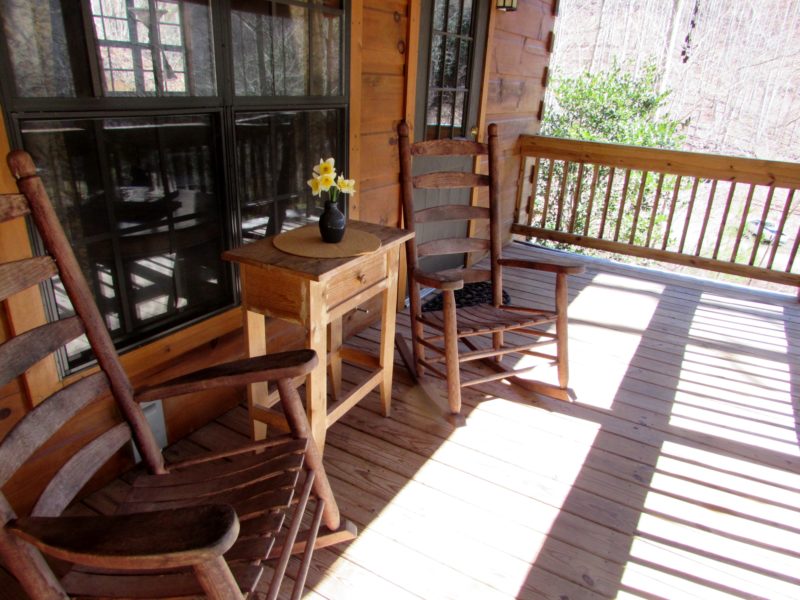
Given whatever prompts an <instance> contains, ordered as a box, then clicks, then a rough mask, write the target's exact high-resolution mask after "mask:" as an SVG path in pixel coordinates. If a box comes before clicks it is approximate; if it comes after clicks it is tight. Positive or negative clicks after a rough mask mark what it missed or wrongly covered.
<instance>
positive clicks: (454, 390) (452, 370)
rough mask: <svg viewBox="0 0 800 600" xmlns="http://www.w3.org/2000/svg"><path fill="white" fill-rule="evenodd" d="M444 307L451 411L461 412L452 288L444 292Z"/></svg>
mask: <svg viewBox="0 0 800 600" xmlns="http://www.w3.org/2000/svg"><path fill="white" fill-rule="evenodd" d="M442 300H443V308H444V355H445V362H446V364H447V400H448V402H449V404H450V412H452V413H454V414H458V413H460V412H461V378H460V375H459V372H458V371H459V369H458V332H457V330H456V297H455V294H453V292H452V290H445V291H444V292H443V293H442Z"/></svg>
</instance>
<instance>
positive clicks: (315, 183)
mask: <svg viewBox="0 0 800 600" xmlns="http://www.w3.org/2000/svg"><path fill="white" fill-rule="evenodd" d="M306 183H307V184H308V187H310V188H311V193H312V194H313V195H315V196H319V194H320V192H321V191H322V188H321V187H320V183H319V177H314V178H313V179H309V180H308V181H307V182H306Z"/></svg>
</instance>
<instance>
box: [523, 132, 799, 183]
mask: <svg viewBox="0 0 800 600" xmlns="http://www.w3.org/2000/svg"><path fill="white" fill-rule="evenodd" d="M520 152H521V154H522V155H523V156H544V157H547V158H552V159H556V160H568V161H570V162H575V163H589V164H600V165H605V166H609V167H617V168H623V169H640V170H644V171H650V172H654V173H669V174H673V175H682V176H689V177H702V178H710V179H717V180H720V181H735V182H737V183H745V184H756V185H774V186H775V187H785V188H800V164H798V163H791V162H781V161H773V160H761V159H754V158H742V157H736V156H721V155H716V154H703V153H701V152H682V151H677V150H660V149H657V148H640V147H638V146H626V145H622V144H609V143H603V142H583V141H577V140H567V139H562V138H555V137H547V136H539V135H522V136H520Z"/></svg>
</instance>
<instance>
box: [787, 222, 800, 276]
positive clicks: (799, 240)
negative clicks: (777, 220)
mask: <svg viewBox="0 0 800 600" xmlns="http://www.w3.org/2000/svg"><path fill="white" fill-rule="evenodd" d="M798 249H800V227H798V228H797V233H795V234H794V246H792V251H791V252H790V253H789V260H787V261H786V272H787V273H791V272H792V267H794V260H795V259H796V258H797V251H798Z"/></svg>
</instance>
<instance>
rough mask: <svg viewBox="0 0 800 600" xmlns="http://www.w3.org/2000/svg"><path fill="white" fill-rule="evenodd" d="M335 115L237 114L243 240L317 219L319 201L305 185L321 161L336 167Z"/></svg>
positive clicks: (340, 115) (315, 112)
mask: <svg viewBox="0 0 800 600" xmlns="http://www.w3.org/2000/svg"><path fill="white" fill-rule="evenodd" d="M342 120H343V111H342V110H340V109H325V110H306V111H287V112H278V113H240V114H239V115H237V118H236V156H237V176H238V180H239V193H240V197H241V210H242V231H243V236H244V238H245V240H248V239H258V238H261V237H264V236H267V235H273V234H276V233H279V232H281V231H285V230H288V229H294V228H295V227H298V226H300V225H303V224H305V223H307V222H309V221H311V220H315V219H316V218H317V217H319V214H320V212H321V211H322V201H321V200H320V199H319V198H314V197H313V196H312V195H311V189H310V188H309V187H308V185H307V184H306V181H307V180H308V179H310V178H311V171H312V169H313V168H314V166H315V165H316V164H318V163H319V160H320V159H321V158H328V157H334V158H335V159H336V160H337V162H338V163H339V164H341V162H342V159H343V156H342V153H341V148H342V146H341V144H342V141H341V136H342V129H341V123H342Z"/></svg>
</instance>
